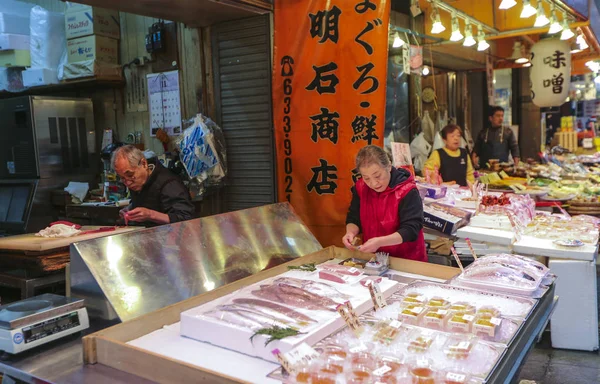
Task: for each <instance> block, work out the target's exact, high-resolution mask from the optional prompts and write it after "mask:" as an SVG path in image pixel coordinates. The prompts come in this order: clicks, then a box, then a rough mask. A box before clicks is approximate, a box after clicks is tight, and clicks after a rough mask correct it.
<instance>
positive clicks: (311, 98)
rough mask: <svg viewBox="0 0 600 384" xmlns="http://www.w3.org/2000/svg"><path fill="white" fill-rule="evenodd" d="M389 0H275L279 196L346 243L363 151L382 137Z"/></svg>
mask: <svg viewBox="0 0 600 384" xmlns="http://www.w3.org/2000/svg"><path fill="white" fill-rule="evenodd" d="M389 12H390V4H389V1H387V0H379V1H374V0H304V1H288V0H276V1H275V12H274V18H275V34H274V36H275V48H274V52H275V58H274V69H273V86H272V88H273V118H274V126H275V141H276V150H277V182H278V193H279V200H281V201H289V202H290V203H291V204H292V206H293V207H294V209H295V210H296V212H297V213H298V214H299V215H300V217H301V218H302V220H303V221H304V223H306V224H307V225H308V227H309V228H310V230H311V232H312V233H313V234H315V236H316V237H317V239H318V240H319V241H320V242H321V244H327V245H330V244H338V245H341V238H342V236H343V234H344V233H345V219H346V212H347V211H348V206H349V204H350V199H351V194H350V188H351V187H352V185H353V184H354V182H355V181H356V179H357V178H358V177H359V175H358V171H357V170H356V169H354V168H355V166H354V158H355V156H356V153H357V152H358V150H359V149H360V148H362V147H364V146H365V145H368V144H374V145H380V146H381V145H382V144H383V130H384V125H385V96H386V89H385V87H386V71H387V61H388V41H389V40H388V24H389Z"/></svg>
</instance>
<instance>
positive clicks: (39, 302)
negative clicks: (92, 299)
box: [0, 293, 90, 354]
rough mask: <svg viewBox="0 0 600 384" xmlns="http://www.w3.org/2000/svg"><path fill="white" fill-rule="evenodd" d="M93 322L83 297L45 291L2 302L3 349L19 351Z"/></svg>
mask: <svg viewBox="0 0 600 384" xmlns="http://www.w3.org/2000/svg"><path fill="white" fill-rule="evenodd" d="M89 326H90V323H89V319H88V315H87V310H86V309H85V307H84V306H83V300H82V299H73V298H68V297H64V296H59V295H54V294H51V293H46V294H43V295H40V296H35V297H32V298H29V299H25V300H21V301H17V302H15V303H11V304H7V305H3V306H0V351H4V352H6V353H10V354H16V353H20V352H23V351H26V350H29V349H31V348H35V347H37V346H39V345H42V344H45V343H48V342H50V341H53V340H56V339H60V338H61V337H65V336H67V335H70V334H73V333H76V332H79V331H82V330H84V329H86V328H88V327H89Z"/></svg>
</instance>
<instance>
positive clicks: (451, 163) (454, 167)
mask: <svg viewBox="0 0 600 384" xmlns="http://www.w3.org/2000/svg"><path fill="white" fill-rule="evenodd" d="M459 150H460V156H458V157H452V156H450V155H449V154H448V153H447V152H446V151H445V150H444V149H443V148H440V149H438V150H437V151H438V154H439V156H440V176H442V180H444V182H449V181H454V182H456V184H458V185H460V186H461V187H466V186H467V185H468V184H467V161H468V158H467V157H468V154H467V150H466V149H464V148H459Z"/></svg>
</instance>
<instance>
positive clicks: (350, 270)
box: [348, 267, 358, 274]
mask: <svg viewBox="0 0 600 384" xmlns="http://www.w3.org/2000/svg"><path fill="white" fill-rule="evenodd" d="M348 272H350V273H353V274H354V273H356V272H358V269H356V267H352V268H350V269H349V270H348Z"/></svg>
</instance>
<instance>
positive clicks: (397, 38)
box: [392, 32, 406, 48]
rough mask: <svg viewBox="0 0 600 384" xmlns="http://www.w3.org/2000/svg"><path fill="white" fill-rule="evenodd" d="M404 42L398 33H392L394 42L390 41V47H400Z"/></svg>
mask: <svg viewBox="0 0 600 384" xmlns="http://www.w3.org/2000/svg"><path fill="white" fill-rule="evenodd" d="M404 44H406V42H405V41H404V40H402V39H401V38H400V34H399V33H398V32H396V34H395V35H394V42H393V43H392V48H400V47H401V46H403V45H404Z"/></svg>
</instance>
